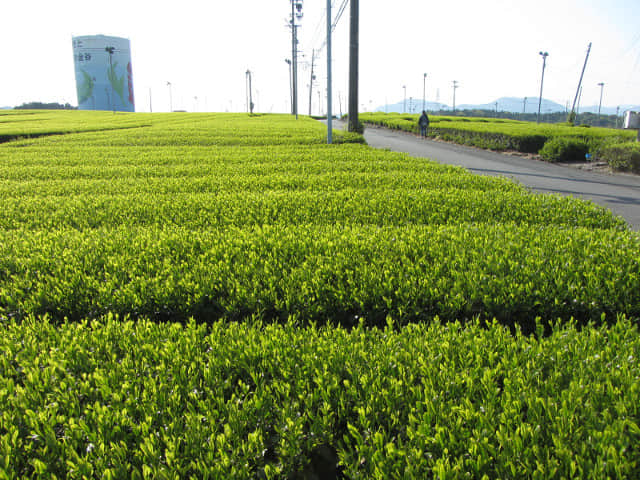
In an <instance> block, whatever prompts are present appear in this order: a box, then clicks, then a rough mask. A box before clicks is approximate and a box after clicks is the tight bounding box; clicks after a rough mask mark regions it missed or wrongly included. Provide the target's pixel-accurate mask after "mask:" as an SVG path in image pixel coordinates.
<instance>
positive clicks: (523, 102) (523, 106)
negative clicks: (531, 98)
mask: <svg viewBox="0 0 640 480" xmlns="http://www.w3.org/2000/svg"><path fill="white" fill-rule="evenodd" d="M526 112H527V97H524V100H523V101H522V114H523V115H524V114H525V113H526Z"/></svg>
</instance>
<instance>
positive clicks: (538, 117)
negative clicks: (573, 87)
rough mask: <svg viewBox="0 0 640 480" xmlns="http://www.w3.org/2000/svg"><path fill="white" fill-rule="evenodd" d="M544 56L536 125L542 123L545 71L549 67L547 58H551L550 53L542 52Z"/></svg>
mask: <svg viewBox="0 0 640 480" xmlns="http://www.w3.org/2000/svg"><path fill="white" fill-rule="evenodd" d="M540 55H542V79H541V80H540V97H539V98H538V116H537V118H536V123H540V107H542V86H543V85H544V69H545V67H546V66H547V57H548V56H549V52H540Z"/></svg>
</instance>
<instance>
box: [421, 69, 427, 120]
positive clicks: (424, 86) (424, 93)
mask: <svg viewBox="0 0 640 480" xmlns="http://www.w3.org/2000/svg"><path fill="white" fill-rule="evenodd" d="M426 98H427V74H426V73H425V74H424V75H423V77H422V111H423V112H424V111H425V109H426V107H425V105H426Z"/></svg>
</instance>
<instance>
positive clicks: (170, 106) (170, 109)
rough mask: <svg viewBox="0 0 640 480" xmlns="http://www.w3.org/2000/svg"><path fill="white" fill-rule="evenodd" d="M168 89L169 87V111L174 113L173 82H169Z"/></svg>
mask: <svg viewBox="0 0 640 480" xmlns="http://www.w3.org/2000/svg"><path fill="white" fill-rule="evenodd" d="M167 87H169V111H170V112H173V96H172V94H171V82H167Z"/></svg>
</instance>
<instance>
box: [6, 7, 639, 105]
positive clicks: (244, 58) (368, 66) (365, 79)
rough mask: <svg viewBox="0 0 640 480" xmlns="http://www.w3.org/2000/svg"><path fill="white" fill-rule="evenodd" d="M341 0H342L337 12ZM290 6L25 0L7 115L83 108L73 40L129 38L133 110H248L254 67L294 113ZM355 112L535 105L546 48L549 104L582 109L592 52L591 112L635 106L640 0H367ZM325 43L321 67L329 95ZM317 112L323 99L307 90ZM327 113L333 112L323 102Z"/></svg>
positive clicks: (344, 78)
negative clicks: (28, 106) (409, 100)
mask: <svg viewBox="0 0 640 480" xmlns="http://www.w3.org/2000/svg"><path fill="white" fill-rule="evenodd" d="M342 3H343V0H334V1H333V4H334V14H336V13H337V11H338V9H339V7H340V5H341V4H342ZM303 4H304V8H303V12H304V17H303V19H302V24H301V26H300V28H299V40H300V50H301V55H302V56H301V58H300V68H299V80H298V85H299V91H300V94H299V111H300V112H301V113H308V110H309V89H308V85H309V78H310V70H309V66H310V63H311V53H312V49H313V48H316V47H320V46H321V44H322V43H323V41H324V38H325V33H326V24H325V23H324V20H323V14H324V10H325V7H326V1H325V0H303ZM290 13H291V3H290V0H244V1H243V0H226V1H221V0H207V1H204V0H181V1H168V0H154V1H149V0H127V1H123V0H111V1H109V2H104V3H98V2H87V1H79V0H58V1H51V0H20V1H12V2H5V4H3V6H2V27H1V28H0V49H1V51H2V59H3V62H2V63H3V68H2V70H1V73H0V107H2V106H15V105H19V104H21V103H23V102H29V101H43V102H61V103H64V102H69V103H71V104H74V105H77V96H76V90H75V75H74V67H73V54H72V44H71V37H72V36H76V35H94V34H104V35H114V36H122V37H126V38H129V39H130V40H131V49H132V64H133V81H134V85H135V96H136V110H137V111H149V109H150V106H152V108H153V111H167V110H168V109H169V87H168V86H167V82H171V84H172V87H171V88H172V94H173V108H174V109H184V110H189V111H193V110H197V111H243V110H245V109H246V100H245V99H246V91H245V85H246V82H245V79H246V75H245V72H246V71H247V69H249V70H251V71H252V79H253V87H254V92H253V95H254V102H255V103H256V108H257V109H258V110H259V111H264V112H286V111H289V110H290V103H289V99H290V93H289V70H288V68H289V67H288V65H287V63H286V62H285V59H287V58H290V57H291V34H290V29H289V28H288V27H287V23H288V19H289V15H290ZM360 16H361V18H360V82H359V85H360V96H359V97H360V98H359V100H360V104H361V110H371V109H374V108H376V107H378V106H380V105H383V104H385V103H396V102H400V101H402V100H403V96H404V89H403V86H406V90H407V97H413V98H415V99H420V100H421V99H422V90H423V79H424V73H427V82H426V96H427V100H433V101H435V100H439V101H440V102H442V103H445V104H448V105H451V104H452V95H453V88H452V82H453V80H456V81H457V82H458V84H459V88H458V89H457V91H456V104H458V105H460V104H463V103H490V102H492V101H495V100H496V99H497V98H498V97H501V96H513V97H523V96H527V97H529V98H537V96H538V94H539V89H540V76H541V72H542V57H541V56H540V55H539V52H540V51H541V50H543V51H547V52H549V57H548V59H547V68H546V71H545V80H544V92H543V96H544V97H545V98H548V99H550V100H554V101H556V102H558V103H560V104H562V105H565V104H566V103H567V102H571V101H573V97H574V95H575V92H576V88H577V85H578V80H579V77H580V71H581V69H582V65H583V62H584V58H585V54H586V51H587V46H588V44H589V42H593V47H592V49H591V55H590V57H589V63H588V65H587V70H586V73H585V77H584V81H583V94H582V105H593V104H597V103H598V101H599V96H600V87H599V86H598V83H600V82H604V83H605V87H604V98H603V105H605V106H617V105H640V1H638V0H536V1H522V0H483V1H477V0H448V1H437V2H436V1H428V0H398V1H394V2H391V1H389V0H361V1H360ZM348 31H349V7H348V6H347V9H346V11H345V12H344V14H343V16H342V18H341V20H340V22H339V24H338V26H337V28H336V30H335V32H334V35H333V46H334V48H333V55H334V62H333V71H334V83H333V88H334V93H335V96H334V112H339V111H340V110H341V109H340V106H342V110H346V107H345V104H346V95H347V85H348V42H349V38H348ZM325 54H326V49H324V50H322V52H321V56H320V58H318V59H317V60H316V74H317V78H318V85H319V86H320V88H321V91H322V92H323V94H324V91H325V88H326V73H325V72H326V57H325ZM312 99H313V111H314V113H317V111H318V103H319V101H322V103H323V105H324V104H325V100H324V99H322V98H320V99H319V97H318V89H317V88H316V90H315V91H314V93H313V95H312ZM323 108H324V107H323Z"/></svg>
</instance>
